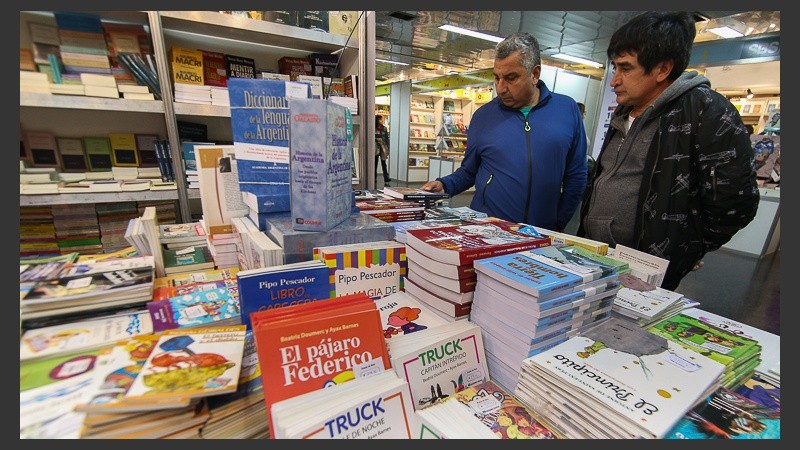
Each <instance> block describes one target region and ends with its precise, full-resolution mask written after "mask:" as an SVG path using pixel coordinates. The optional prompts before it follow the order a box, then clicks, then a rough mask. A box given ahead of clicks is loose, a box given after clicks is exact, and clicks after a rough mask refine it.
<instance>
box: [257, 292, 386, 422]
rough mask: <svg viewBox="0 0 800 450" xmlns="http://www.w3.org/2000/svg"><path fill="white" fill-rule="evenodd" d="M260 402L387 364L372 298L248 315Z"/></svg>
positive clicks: (342, 299)
mask: <svg viewBox="0 0 800 450" xmlns="http://www.w3.org/2000/svg"><path fill="white" fill-rule="evenodd" d="M250 317H251V321H252V325H253V337H254V338H255V342H256V348H257V351H258V363H259V365H260V367H261V377H262V380H264V401H265V402H266V405H267V415H268V417H269V420H270V426H271V427H272V426H273V425H274V424H273V423H272V417H271V414H270V409H271V407H272V405H273V404H275V403H276V402H278V401H281V400H284V399H287V398H291V397H295V396H298V395H300V394H304V393H306V392H311V391H315V390H317V389H322V388H325V387H328V386H332V385H335V384H341V383H343V382H346V381H350V380H353V379H355V378H358V377H364V376H369V375H373V374H375V373H379V372H382V371H384V370H386V369H388V368H389V367H390V364H391V363H390V361H389V355H388V351H387V349H386V342H385V340H384V338H383V328H382V326H381V325H382V323H381V318H380V313H379V312H378V310H377V308H376V306H375V302H373V301H372V299H370V298H369V297H368V296H367V295H366V294H363V293H358V294H352V295H346V296H342V297H337V298H333V299H328V300H324V301H319V302H312V303H303V304H300V305H294V306H288V307H284V308H273V309H269V310H265V311H259V312H256V313H253V314H251V316H250Z"/></svg>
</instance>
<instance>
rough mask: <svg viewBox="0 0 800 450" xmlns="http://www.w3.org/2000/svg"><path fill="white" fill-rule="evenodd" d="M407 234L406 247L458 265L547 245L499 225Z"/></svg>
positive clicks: (421, 230)
mask: <svg viewBox="0 0 800 450" xmlns="http://www.w3.org/2000/svg"><path fill="white" fill-rule="evenodd" d="M406 234H407V236H406V239H407V242H406V244H407V245H408V246H409V247H413V248H414V249H415V250H417V251H418V252H420V253H422V254H423V255H425V256H427V257H429V258H431V259H434V260H436V261H440V262H443V263H447V264H453V265H457V266H458V265H463V264H467V263H469V262H473V261H476V260H479V259H482V258H488V257H491V256H497V255H504V254H507V253H516V252H520V251H523V250H530V249H533V248H537V247H543V246H545V245H550V240H549V239H544V238H537V237H533V236H528V235H525V234H522V233H519V232H517V231H515V230H514V229H513V228H512V227H510V226H507V225H506V224H503V223H499V222H498V223H481V224H479V223H474V224H466V225H460V226H452V227H441V228H430V229H418V230H408V232H407V233H406Z"/></svg>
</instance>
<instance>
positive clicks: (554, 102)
mask: <svg viewBox="0 0 800 450" xmlns="http://www.w3.org/2000/svg"><path fill="white" fill-rule="evenodd" d="M541 70H542V66H541V55H540V52H539V43H538V42H537V41H536V38H534V37H533V36H531V35H530V34H528V33H514V34H512V35H510V36H508V37H507V38H505V39H504V40H503V41H502V42H500V43H498V44H497V47H496V49H495V59H494V84H495V92H496V94H497V96H496V97H495V98H494V99H492V101H490V102H489V103H487V104H485V105H483V106H481V107H480V108H478V110H477V111H475V114H474V115H473V116H472V120H471V121H470V125H469V130H468V132H467V136H468V139H467V151H466V154H465V156H464V161H463V162H462V163H461V167H459V168H458V170H456V171H455V172H453V173H452V174H450V175H448V176H446V177H442V178H437V179H436V180H434V181H428V182H427V183H425V184H424V185H422V189H425V190H428V191H433V192H446V193H447V194H449V195H450V196H453V195H456V194H459V193H461V192H463V191H465V190H467V189H468V188H469V187H471V186H473V185H474V186H475V194H474V196H473V198H472V203H471V204H470V207H471V208H472V209H475V210H477V211H482V212H485V213H486V214H488V215H490V216H493V217H498V218H501V219H505V220H510V221H512V222H522V223H526V224H530V225H536V226H539V227H543V228H546V229H549V230H555V231H561V230H563V229H564V226H566V224H567V222H569V220H570V218H571V217H572V215H573V213H574V212H575V210H576V209H577V207H578V204H579V203H580V201H581V197H582V195H583V191H584V188H585V186H586V131H585V130H584V128H583V120H582V117H581V112H580V110H578V105H577V103H575V100H573V99H572V98H571V97H568V96H566V95H561V94H556V93H553V92H550V90H549V89H548V88H547V86H545V84H544V82H543V81H542V80H540V79H539V75H540V74H541Z"/></svg>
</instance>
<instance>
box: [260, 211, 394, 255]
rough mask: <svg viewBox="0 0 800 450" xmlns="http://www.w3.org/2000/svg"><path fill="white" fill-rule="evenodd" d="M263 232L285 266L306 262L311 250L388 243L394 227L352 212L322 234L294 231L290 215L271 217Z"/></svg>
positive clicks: (366, 215)
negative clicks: (281, 250)
mask: <svg viewBox="0 0 800 450" xmlns="http://www.w3.org/2000/svg"><path fill="white" fill-rule="evenodd" d="M264 225H265V226H266V233H267V236H269V237H270V238H271V239H272V240H273V241H275V242H276V243H278V245H280V246H281V248H282V249H283V253H284V262H285V263H287V264H288V263H294V262H300V261H308V260H309V259H313V257H314V247H324V246H327V245H339V244H351V243H356V242H374V241H385V240H392V239H393V238H394V227H392V225H391V224H389V223H386V222H384V221H382V220H379V219H376V218H374V217H372V216H370V215H368V214H363V213H353V214H350V217H349V218H348V219H347V220H345V221H344V222H342V223H340V224H339V225H337V226H335V227H333V228H331V229H330V230H328V231H325V232H319V231H296V230H295V229H294V228H293V227H292V219H291V216H290V214H288V213H281V214H275V215H271V216H270V217H269V218H267V219H266V220H265V223H264Z"/></svg>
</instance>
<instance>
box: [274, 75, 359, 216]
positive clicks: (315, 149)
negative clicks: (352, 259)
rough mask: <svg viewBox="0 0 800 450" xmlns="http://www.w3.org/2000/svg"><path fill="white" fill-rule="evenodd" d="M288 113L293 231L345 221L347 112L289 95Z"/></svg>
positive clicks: (349, 155) (350, 188)
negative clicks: (290, 98)
mask: <svg viewBox="0 0 800 450" xmlns="http://www.w3.org/2000/svg"><path fill="white" fill-rule="evenodd" d="M264 81H266V80H264ZM289 111H290V116H291V120H290V126H289V136H290V142H289V155H290V164H289V172H290V185H291V211H292V222H293V223H294V229H295V230H298V231H328V230H330V229H331V228H333V227H335V226H336V225H338V224H340V223H342V222H343V221H344V220H345V219H347V218H348V217H349V216H350V209H351V207H352V192H353V185H352V182H351V173H352V170H351V167H352V164H353V160H352V157H353V154H352V145H353V143H352V138H351V137H350V136H352V134H351V132H350V131H349V128H348V126H349V125H348V124H349V123H350V120H348V117H349V113H348V112H347V111H346V110H345V108H343V107H341V106H339V105H335V104H333V103H331V102H328V101H326V100H315V99H300V98H298V99H292V101H291V102H290V105H289Z"/></svg>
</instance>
